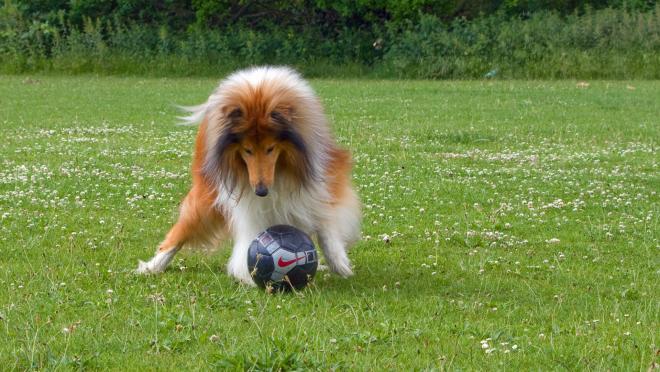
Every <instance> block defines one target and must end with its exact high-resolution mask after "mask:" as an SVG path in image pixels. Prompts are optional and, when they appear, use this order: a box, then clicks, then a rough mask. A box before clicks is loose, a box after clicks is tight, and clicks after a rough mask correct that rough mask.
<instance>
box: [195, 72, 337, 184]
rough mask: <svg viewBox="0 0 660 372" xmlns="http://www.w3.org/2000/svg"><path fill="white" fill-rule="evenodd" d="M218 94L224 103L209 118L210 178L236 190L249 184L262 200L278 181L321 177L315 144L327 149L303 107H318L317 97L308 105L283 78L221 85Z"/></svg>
mask: <svg viewBox="0 0 660 372" xmlns="http://www.w3.org/2000/svg"><path fill="white" fill-rule="evenodd" d="M230 82H231V81H230ZM217 93H218V94H220V95H221V98H222V99H220V100H218V104H217V105H218V107H216V110H215V111H214V112H215V114H214V115H211V116H210V118H209V120H210V121H212V122H210V123H209V127H210V128H211V130H210V131H209V133H208V134H207V144H208V145H209V147H208V148H209V151H208V153H207V156H206V161H205V166H204V172H205V174H206V175H207V176H210V177H215V178H216V179H218V180H219V181H221V182H222V183H223V184H224V186H225V188H226V189H227V190H229V191H230V192H233V190H234V189H235V188H236V186H239V187H241V188H242V187H246V186H247V185H249V186H250V187H251V188H252V191H253V192H254V193H255V194H256V195H258V196H261V197H264V196H267V195H268V193H269V190H270V189H271V188H272V186H273V185H274V184H275V181H276V179H277V177H289V178H290V179H291V180H293V181H294V182H295V183H296V184H297V185H298V186H299V187H303V186H305V185H306V184H307V183H308V182H310V180H311V179H312V178H314V177H315V169H316V167H315V166H314V161H315V160H314V159H315V157H314V155H313V154H312V153H311V151H312V146H317V147H319V148H317V149H315V150H318V151H323V149H322V147H323V145H322V144H319V143H318V142H319V141H318V140H315V133H314V131H315V129H314V127H313V124H312V125H310V124H309V123H308V122H307V121H306V120H305V119H306V118H307V117H308V116H309V115H307V114H305V112H306V111H308V110H309V107H301V106H302V105H309V104H312V105H314V104H315V103H314V102H316V99H315V97H312V98H314V100H313V101H311V103H310V102H306V101H307V100H306V98H307V96H306V95H302V96H301V94H300V92H299V91H296V90H295V89H291V87H290V86H288V85H287V84H286V81H285V82H282V81H280V80H279V79H261V80H259V81H257V82H256V83H255V82H254V81H250V80H249V79H244V80H239V81H238V82H234V84H227V83H226V84H224V86H223V85H221V86H220V87H219V90H218V92H217ZM319 109H320V106H319ZM300 112H303V114H304V116H300V115H299V114H300ZM323 124H324V123H323ZM240 191H243V190H240Z"/></svg>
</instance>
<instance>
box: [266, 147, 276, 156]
mask: <svg viewBox="0 0 660 372" xmlns="http://www.w3.org/2000/svg"><path fill="white" fill-rule="evenodd" d="M274 148H275V146H271V147H269V148H267V149H266V154H270V153H271V152H273V149H274Z"/></svg>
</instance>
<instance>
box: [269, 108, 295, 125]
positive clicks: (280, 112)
mask: <svg viewBox="0 0 660 372" xmlns="http://www.w3.org/2000/svg"><path fill="white" fill-rule="evenodd" d="M270 117H271V118H272V119H273V121H274V122H275V123H277V124H279V125H281V126H284V127H286V126H289V125H291V123H292V122H293V118H294V110H293V107H292V106H288V105H287V106H277V107H275V110H273V112H271V113H270Z"/></svg>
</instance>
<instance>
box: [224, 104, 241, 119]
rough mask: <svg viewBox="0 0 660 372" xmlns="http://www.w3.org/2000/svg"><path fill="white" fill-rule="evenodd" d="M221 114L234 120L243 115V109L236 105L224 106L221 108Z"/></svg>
mask: <svg viewBox="0 0 660 372" xmlns="http://www.w3.org/2000/svg"><path fill="white" fill-rule="evenodd" d="M222 116H224V117H225V118H227V120H229V121H235V120H237V119H240V118H242V117H243V110H241V108H240V107H238V106H225V107H223V108H222Z"/></svg>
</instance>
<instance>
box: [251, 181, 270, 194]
mask: <svg viewBox="0 0 660 372" xmlns="http://www.w3.org/2000/svg"><path fill="white" fill-rule="evenodd" d="M254 193H255V194H257V196H266V195H268V188H267V187H266V186H264V184H263V183H258V184H257V188H256V189H255V190H254Z"/></svg>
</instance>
